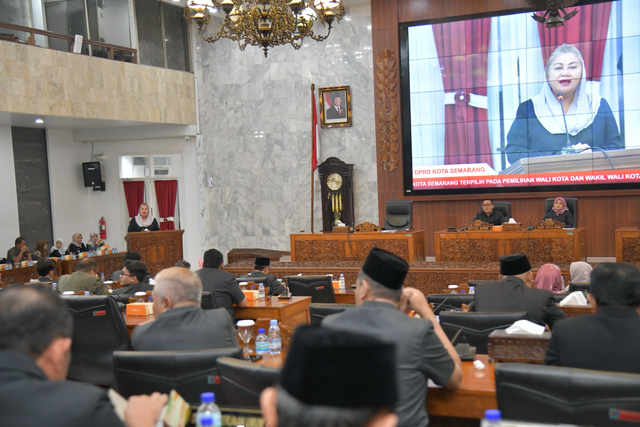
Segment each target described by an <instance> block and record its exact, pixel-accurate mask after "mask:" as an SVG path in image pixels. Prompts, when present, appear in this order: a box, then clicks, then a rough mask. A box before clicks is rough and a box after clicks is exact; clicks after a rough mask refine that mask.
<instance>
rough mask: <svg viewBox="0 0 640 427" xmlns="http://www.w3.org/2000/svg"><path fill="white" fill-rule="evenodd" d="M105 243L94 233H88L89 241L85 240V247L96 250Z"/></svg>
mask: <svg viewBox="0 0 640 427" xmlns="http://www.w3.org/2000/svg"><path fill="white" fill-rule="evenodd" d="M105 244H106V243H104V240H102V239H100V237H99V236H98V235H97V234H96V233H91V234H90V235H89V241H88V242H87V249H88V250H90V251H97V250H99V249H100V248H101V247H103V246H104V245H105Z"/></svg>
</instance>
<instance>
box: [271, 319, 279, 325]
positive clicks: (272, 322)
mask: <svg viewBox="0 0 640 427" xmlns="http://www.w3.org/2000/svg"><path fill="white" fill-rule="evenodd" d="M269 323H270V324H271V326H273V325H277V324H278V319H271V322H269Z"/></svg>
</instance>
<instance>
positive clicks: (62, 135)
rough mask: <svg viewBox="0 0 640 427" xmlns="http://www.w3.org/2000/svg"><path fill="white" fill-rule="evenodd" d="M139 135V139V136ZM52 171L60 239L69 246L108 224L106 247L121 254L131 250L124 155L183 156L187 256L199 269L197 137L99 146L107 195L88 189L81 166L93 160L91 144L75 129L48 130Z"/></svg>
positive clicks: (56, 229) (181, 182)
mask: <svg viewBox="0 0 640 427" xmlns="http://www.w3.org/2000/svg"><path fill="white" fill-rule="evenodd" d="M137 136H138V137H139V135H137ZM47 141H48V149H49V171H50V176H51V204H52V216H53V230H54V235H55V238H58V237H63V238H64V239H65V241H66V243H68V242H69V240H70V239H71V236H72V235H73V234H74V233H76V232H80V233H82V234H83V237H84V238H85V241H86V240H87V238H88V236H89V233H91V232H93V231H96V232H97V230H98V221H99V219H100V217H102V216H104V217H105V220H106V222H107V239H106V241H107V243H109V245H111V246H112V247H114V246H115V247H117V248H118V250H120V251H124V250H126V242H125V241H124V236H125V234H126V233H127V227H128V225H129V218H128V215H127V208H126V201H125V197H124V189H123V186H122V181H121V180H120V178H119V170H118V157H119V156H120V155H125V154H155V153H181V154H182V158H183V169H184V174H183V176H182V177H180V178H178V200H179V210H180V222H181V223H180V226H181V228H182V229H184V230H185V233H184V236H183V248H184V257H185V259H186V260H188V261H189V262H191V263H192V264H193V265H195V263H196V261H197V259H198V258H200V257H201V256H202V247H201V244H200V239H199V236H200V234H201V230H200V229H201V225H200V224H199V216H198V196H197V192H198V189H197V187H198V181H197V165H196V153H195V151H196V144H195V138H191V139H190V141H185V138H184V137H172V138H166V139H158V138H153V139H136V140H128V141H109V142H95V143H94V144H93V151H94V153H96V154H97V153H104V160H103V161H101V162H100V163H101V170H102V175H103V179H104V180H105V186H106V191H104V192H101V191H96V192H94V191H93V190H92V189H91V188H84V184H83V179H82V168H81V164H82V162H87V161H90V159H91V148H92V147H91V143H85V142H81V141H74V133H73V131H71V130H58V129H48V130H47Z"/></svg>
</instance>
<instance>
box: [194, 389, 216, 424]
mask: <svg viewBox="0 0 640 427" xmlns="http://www.w3.org/2000/svg"><path fill="white" fill-rule="evenodd" d="M200 401H201V402H202V403H201V404H200V407H199V408H198V412H196V427H201V426H206V425H209V426H214V427H221V426H222V413H221V412H220V408H218V405H216V404H215V403H214V401H215V395H214V394H213V393H211V392H208V393H202V394H201V395H200ZM206 418H210V419H211V421H212V423H210V424H203V419H205V420H206ZM205 422H206V421H205Z"/></svg>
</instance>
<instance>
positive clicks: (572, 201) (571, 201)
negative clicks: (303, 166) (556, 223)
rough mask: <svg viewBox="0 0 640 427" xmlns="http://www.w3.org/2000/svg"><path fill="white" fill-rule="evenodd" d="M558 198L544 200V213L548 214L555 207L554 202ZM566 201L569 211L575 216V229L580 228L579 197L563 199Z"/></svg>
mask: <svg viewBox="0 0 640 427" xmlns="http://www.w3.org/2000/svg"><path fill="white" fill-rule="evenodd" d="M555 199H556V197H549V198H548V199H544V213H545V214H546V213H547V212H549V211H550V210H551V208H552V207H553V201H554V200H555ZM563 199H564V201H565V202H567V209H569V211H570V212H571V215H573V224H574V226H575V227H578V198H577V197H563Z"/></svg>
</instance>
